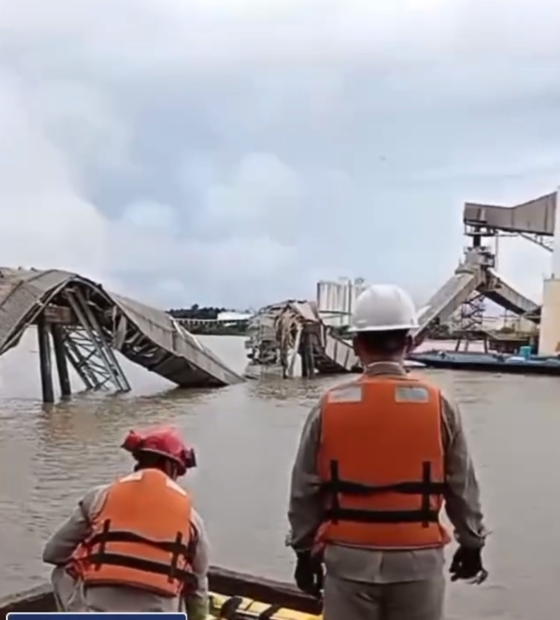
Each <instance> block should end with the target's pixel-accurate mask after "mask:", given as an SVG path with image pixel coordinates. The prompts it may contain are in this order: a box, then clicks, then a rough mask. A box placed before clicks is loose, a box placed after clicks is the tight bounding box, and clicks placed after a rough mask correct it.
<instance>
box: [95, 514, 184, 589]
mask: <svg viewBox="0 0 560 620" xmlns="http://www.w3.org/2000/svg"><path fill="white" fill-rule="evenodd" d="M109 542H117V543H140V544H144V545H148V546H150V547H154V548H156V549H160V550H161V551H165V552H167V553H169V554H170V556H171V557H170V562H169V564H163V563H160V562H154V561H153V560H146V559H144V558H139V557H134V556H129V555H125V554H122V553H111V552H107V551H106V548H107V543H109ZM95 546H97V549H96V550H95V551H94V550H93V548H94V547H95ZM87 547H88V549H90V553H88V555H87V556H86V559H87V560H88V561H89V562H91V564H92V565H93V567H94V570H99V569H100V568H101V567H102V566H103V565H107V564H110V565H112V566H123V567H126V568H132V569H133V570H139V571H144V572H146V573H155V574H157V575H166V576H167V580H168V581H169V583H172V582H173V581H175V580H178V581H181V582H183V583H184V584H185V586H191V587H192V586H195V582H196V577H195V576H194V575H193V574H192V573H191V572H190V571H187V570H185V569H182V568H179V566H178V564H179V559H180V558H183V559H184V561H185V562H186V563H187V564H188V563H189V561H190V551H191V550H190V549H189V546H188V545H185V544H184V543H183V534H182V533H181V532H177V536H176V537H175V540H174V541H172V542H168V541H155V540H150V539H148V538H145V537H144V536H139V535H138V534H135V533H133V532H122V531H117V530H111V521H110V520H109V519H107V520H106V521H104V523H103V529H102V530H101V532H99V534H95V535H94V536H92V537H91V539H90V540H89V541H88V543H87Z"/></svg>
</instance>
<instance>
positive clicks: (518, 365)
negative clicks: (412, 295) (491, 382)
mask: <svg viewBox="0 0 560 620" xmlns="http://www.w3.org/2000/svg"><path fill="white" fill-rule="evenodd" d="M409 359H411V360H414V361H418V362H421V363H422V364H424V366H425V367H427V368H442V369H446V370H468V371H471V372H473V371H474V372H491V373H496V374H498V373H500V374H516V375H546V376H560V363H553V362H546V361H538V360H533V361H531V360H522V361H512V362H506V361H500V360H498V359H496V360H490V359H488V360H483V359H481V358H476V357H475V356H474V355H473V357H472V358H470V359H469V357H468V356H467V355H465V356H461V358H460V359H458V358H455V357H454V356H453V355H452V354H446V355H441V356H440V355H438V354H435V353H434V354H423V353H418V354H416V355H414V354H413V355H411V356H409Z"/></svg>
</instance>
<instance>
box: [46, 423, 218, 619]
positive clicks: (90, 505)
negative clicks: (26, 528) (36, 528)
mask: <svg viewBox="0 0 560 620" xmlns="http://www.w3.org/2000/svg"><path fill="white" fill-rule="evenodd" d="M122 448H124V449H125V450H126V451H127V452H130V453H131V454H132V456H133V457H134V459H135V461H136V465H135V467H134V471H133V473H131V474H129V475H127V476H124V477H123V478H120V479H118V480H116V481H115V482H113V483H111V484H109V485H104V486H103V487H97V488H95V489H93V490H92V491H90V492H89V493H87V494H86V495H85V497H84V498H83V499H82V500H81V501H80V502H79V504H78V506H77V508H76V509H75V510H74V512H73V514H72V515H71V516H70V518H69V519H68V520H67V521H66V522H65V523H64V524H63V525H62V526H61V527H60V528H59V529H58V531H56V532H55V533H54V534H53V536H52V537H51V539H50V540H49V541H48V543H47V545H46V547H45V550H44V552H43V560H44V561H45V562H47V563H48V564H54V565H55V566H56V567H57V568H55V570H54V571H53V577H52V582H53V587H54V592H55V597H56V600H57V604H58V606H59V608H60V609H61V610H63V611H74V612H80V611H81V612H89V611H103V612H105V611H106V612H148V611H149V612H172V611H178V610H179V611H181V610H184V609H186V611H187V613H188V617H189V620H205V619H206V617H207V615H208V579H207V572H208V541H207V538H206V533H205V530H204V525H203V522H202V519H201V518H200V516H199V515H198V514H197V513H196V512H195V510H194V508H193V506H192V501H191V498H190V495H189V494H188V493H187V492H186V491H185V490H184V489H183V488H182V487H180V486H179V485H178V484H177V482H176V480H177V478H179V477H180V476H183V475H184V474H185V473H186V472H187V471H188V470H189V469H192V468H193V467H195V466H196V458H195V453H194V450H193V448H192V447H190V446H188V445H187V444H186V443H185V441H184V440H183V439H182V437H181V435H180V434H179V433H178V432H177V431H176V430H175V429H173V428H169V427H158V428H152V429H148V430H146V431H142V432H136V431H131V432H130V433H129V434H128V436H127V437H126V439H125V440H124V443H123V444H122Z"/></svg>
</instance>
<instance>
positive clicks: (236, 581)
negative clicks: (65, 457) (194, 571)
mask: <svg viewBox="0 0 560 620" xmlns="http://www.w3.org/2000/svg"><path fill="white" fill-rule="evenodd" d="M209 584H210V589H211V591H212V592H215V593H216V595H214V600H213V603H214V614H215V615H211V616H210V618H214V617H227V616H223V614H222V615H220V614H216V612H217V611H219V609H220V608H222V607H224V608H225V607H227V606H230V607H232V606H234V603H235V602H236V601H232V598H236V599H237V598H239V597H241V598H243V599H248V600H247V601H246V602H245V604H244V605H241V606H240V608H239V611H238V612H237V615H236V616H235V618H236V620H237V619H239V620H244V619H245V618H246V619H247V620H250V619H252V618H257V617H258V614H259V613H262V611H263V609H262V607H263V605H265V606H269V607H270V606H275V607H276V606H278V607H281V608H283V609H284V612H283V616H282V617H283V618H286V620H288V619H289V617H290V615H289V611H290V610H291V611H293V612H300V614H301V613H306V614H309V620H311V619H312V618H319V617H320V613H321V605H320V603H319V602H318V601H317V600H315V599H313V598H311V597H310V596H307V595H305V594H303V593H302V592H300V591H299V590H298V589H297V588H295V587H294V586H292V585H291V584H288V583H284V582H281V581H274V580H271V579H264V578H261V577H256V576H254V575H248V574H245V573H238V572H235V571H230V570H227V569H223V568H218V567H212V568H211V569H210V574H209ZM251 602H252V603H251ZM244 607H245V608H248V610H247V611H241V610H242V609H243V608H244ZM216 608H217V609H216ZM253 609H254V610H255V611H253ZM286 610H288V615H287V614H286ZM53 611H56V605H55V600H54V596H53V593H52V589H51V588H50V586H46V585H45V586H38V587H36V588H32V589H30V590H27V591H25V592H20V593H19V594H14V595H11V596H7V597H4V598H2V599H0V620H5V619H6V617H7V614H9V613H13V612H27V613H30V612H53ZM266 617H270V618H271V619H274V618H275V615H272V616H266ZM295 618H298V616H297V613H296V614H295V615H294V620H295ZM299 620H301V616H299Z"/></svg>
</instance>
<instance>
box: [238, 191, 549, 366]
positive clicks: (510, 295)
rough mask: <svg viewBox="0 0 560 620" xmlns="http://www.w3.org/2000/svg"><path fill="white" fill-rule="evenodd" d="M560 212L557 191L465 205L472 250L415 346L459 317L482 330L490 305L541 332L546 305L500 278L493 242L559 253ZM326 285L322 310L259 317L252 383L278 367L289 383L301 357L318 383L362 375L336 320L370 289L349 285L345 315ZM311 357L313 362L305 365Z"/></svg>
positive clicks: (303, 306)
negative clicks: (514, 201)
mask: <svg viewBox="0 0 560 620" xmlns="http://www.w3.org/2000/svg"><path fill="white" fill-rule="evenodd" d="M556 207H557V193H556V192H554V193H552V194H547V195H545V196H541V197H540V198H537V199H536V200H531V201H529V202H526V203H523V204H520V205H517V206H514V207H504V206H497V205H485V204H477V203H466V204H465V205H464V208H463V223H464V226H465V235H466V236H467V237H468V238H469V240H470V243H469V246H468V247H467V249H466V250H465V253H464V258H463V260H462V261H461V263H460V265H459V266H458V267H457V269H456V270H455V272H454V273H453V274H452V276H451V277H450V278H449V280H447V282H445V283H444V284H443V286H441V287H440V288H439V289H438V290H437V291H436V293H435V294H434V295H432V297H431V298H430V299H429V301H428V302H427V304H426V305H425V306H424V307H423V308H422V310H421V312H420V315H419V319H418V321H419V327H418V329H417V330H416V332H415V333H414V340H415V344H416V346H418V345H420V344H421V343H422V342H423V341H424V340H425V339H426V338H428V337H429V336H430V333H431V332H432V331H433V330H434V329H437V328H438V327H439V326H440V325H442V324H445V323H447V322H448V321H450V320H451V319H452V317H454V316H456V315H457V314H460V315H461V317H462V320H463V322H464V323H468V325H469V329H470V330H480V329H481V323H482V311H483V306H482V303H483V300H484V299H489V300H490V301H492V302H494V303H496V304H497V305H499V306H501V307H502V308H504V309H505V310H507V311H509V312H512V313H514V314H516V315H518V316H519V317H522V318H523V320H524V322H525V323H527V324H529V325H531V324H532V325H533V326H534V329H535V333H536V330H537V329H538V326H539V324H540V323H541V308H540V306H539V305H538V304H537V303H535V302H534V301H532V300H531V299H528V298H527V297H526V296H524V295H523V294H521V293H520V292H518V291H516V290H515V289H514V288H513V287H511V286H510V285H509V284H507V283H506V282H505V281H504V280H503V278H502V277H501V276H500V275H499V274H498V273H497V272H496V251H495V250H494V249H493V247H491V245H490V244H489V243H488V242H489V241H490V240H492V239H494V240H496V239H498V238H499V237H502V236H512V235H515V236H520V237H522V238H524V239H527V240H529V241H531V242H533V243H536V244H537V245H539V246H541V247H543V248H545V249H546V250H548V251H552V249H553V246H552V237H554V235H555V229H556V219H557V208H556ZM558 275H559V276H560V257H559V259H558ZM320 285H321V283H320V284H319V287H318V299H317V303H313V302H311V303H310V302H305V301H286V302H282V303H279V304H274V305H272V306H267V307H266V308H263V309H262V310H261V311H260V312H259V313H258V314H257V315H256V316H255V317H254V318H253V320H252V321H251V323H250V334H251V335H250V339H249V342H248V345H247V346H248V348H250V349H251V353H250V359H251V361H250V364H249V367H248V372H249V374H250V375H251V376H254V375H255V374H256V371H257V369H260V370H261V371H266V370H267V369H272V368H281V369H282V372H283V374H284V375H285V376H291V375H292V374H293V368H294V363H295V359H296V357H297V356H298V355H299V356H300V357H301V358H302V371H303V372H302V374H304V376H311V375H312V374H313V372H315V371H316V372H319V373H333V372H352V371H355V370H356V369H358V368H359V363H358V360H357V359H356V357H355V356H354V353H353V351H352V347H351V346H350V344H349V343H348V342H346V341H345V340H344V339H342V338H341V337H340V336H339V335H338V334H339V331H338V330H337V329H336V328H335V327H334V326H333V321H332V320H330V319H332V317H341V316H342V315H346V316H348V314H349V313H350V311H351V301H352V299H353V298H354V297H355V296H356V294H358V293H359V292H360V290H361V289H363V287H364V282H363V280H361V279H360V280H357V281H354V282H353V283H349V284H348V290H349V295H350V297H351V298H352V299H350V301H348V299H346V301H345V302H344V303H345V307H344V308H334V307H322V305H321V294H320V289H321V286H320ZM323 319H325V320H323ZM326 323H330V325H327V324H326ZM334 323H338V324H342V323H340V322H337V321H334ZM551 346H552V347H558V349H560V279H558V280H555V279H554V277H553V278H552V279H551V280H547V281H546V282H545V293H544V308H543V310H542V325H541V336H540V352H543V353H544V354H550V352H549V349H550V348H551ZM306 358H307V360H309V361H305V359H306ZM308 367H311V368H312V370H311V371H310V370H308Z"/></svg>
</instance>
